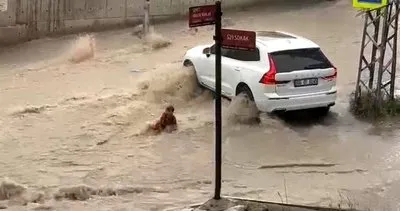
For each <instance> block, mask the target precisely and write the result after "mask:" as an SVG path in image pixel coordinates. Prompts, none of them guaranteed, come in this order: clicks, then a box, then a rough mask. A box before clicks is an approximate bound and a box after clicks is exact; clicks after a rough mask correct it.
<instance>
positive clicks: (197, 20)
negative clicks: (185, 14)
mask: <svg viewBox="0 0 400 211" xmlns="http://www.w3.org/2000/svg"><path fill="white" fill-rule="evenodd" d="M216 11H217V7H216V5H205V6H198V7H191V8H189V27H190V28H192V27H199V26H207V25H214V24H215V20H216Z"/></svg>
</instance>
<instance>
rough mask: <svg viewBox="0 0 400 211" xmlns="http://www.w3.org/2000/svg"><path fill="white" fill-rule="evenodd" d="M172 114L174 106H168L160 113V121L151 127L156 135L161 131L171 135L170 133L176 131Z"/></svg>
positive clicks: (175, 123) (176, 127) (176, 126)
mask: <svg viewBox="0 0 400 211" xmlns="http://www.w3.org/2000/svg"><path fill="white" fill-rule="evenodd" d="M174 112H175V108H174V106H172V105H169V106H168V107H167V108H166V109H165V111H164V112H163V113H162V115H161V117H160V119H159V120H157V122H155V123H154V124H152V125H151V129H152V130H153V131H155V132H157V133H161V132H163V131H165V132H168V133H171V132H172V131H174V130H177V129H178V125H177V122H176V118H175V115H174Z"/></svg>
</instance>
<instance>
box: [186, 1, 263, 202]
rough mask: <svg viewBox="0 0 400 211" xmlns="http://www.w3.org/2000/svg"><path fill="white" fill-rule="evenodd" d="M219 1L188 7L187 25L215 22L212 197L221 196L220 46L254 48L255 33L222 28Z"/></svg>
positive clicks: (218, 197)
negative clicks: (213, 184) (213, 170)
mask: <svg viewBox="0 0 400 211" xmlns="http://www.w3.org/2000/svg"><path fill="white" fill-rule="evenodd" d="M221 17H222V9H221V1H216V2H215V5H205V6H197V7H191V8H189V27H190V28H192V27H199V26H206V25H214V24H215V34H214V41H215V189H214V199H216V200H218V199H220V198H221V182H222V178H221V169H222V105H221V103H222V98H221V48H222V47H224V48H231V49H241V50H254V49H255V48H256V44H255V43H256V41H255V40H256V34H255V32H250V31H239V30H232V29H222V25H221Z"/></svg>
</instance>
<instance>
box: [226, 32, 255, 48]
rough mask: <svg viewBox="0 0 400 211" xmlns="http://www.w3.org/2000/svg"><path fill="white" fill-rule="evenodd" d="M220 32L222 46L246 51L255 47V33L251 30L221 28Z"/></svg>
mask: <svg viewBox="0 0 400 211" xmlns="http://www.w3.org/2000/svg"><path fill="white" fill-rule="evenodd" d="M221 33H222V47H223V48H230V49H238V50H247V51H253V50H255V49H256V33H255V32H253V31H241V30H232V29H221Z"/></svg>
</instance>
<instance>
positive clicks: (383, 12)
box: [355, 0, 400, 109]
mask: <svg viewBox="0 0 400 211" xmlns="http://www.w3.org/2000/svg"><path fill="white" fill-rule="evenodd" d="M399 12H400V8H399V0H392V1H390V2H389V3H388V4H387V5H385V6H383V7H380V8H377V9H374V10H367V11H365V12H363V13H364V14H363V15H364V17H365V20H364V29H363V35H362V41H361V52H360V59H359V68H358V76H357V85H356V92H355V101H356V103H357V102H360V99H361V98H362V97H363V95H368V96H369V97H372V98H371V99H373V102H370V103H373V104H374V106H375V109H380V108H381V106H382V103H383V102H384V101H387V100H394V98H395V94H394V91H395V78H396V65H397V64H396V63H397V59H396V58H397V30H398V17H399Z"/></svg>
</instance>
